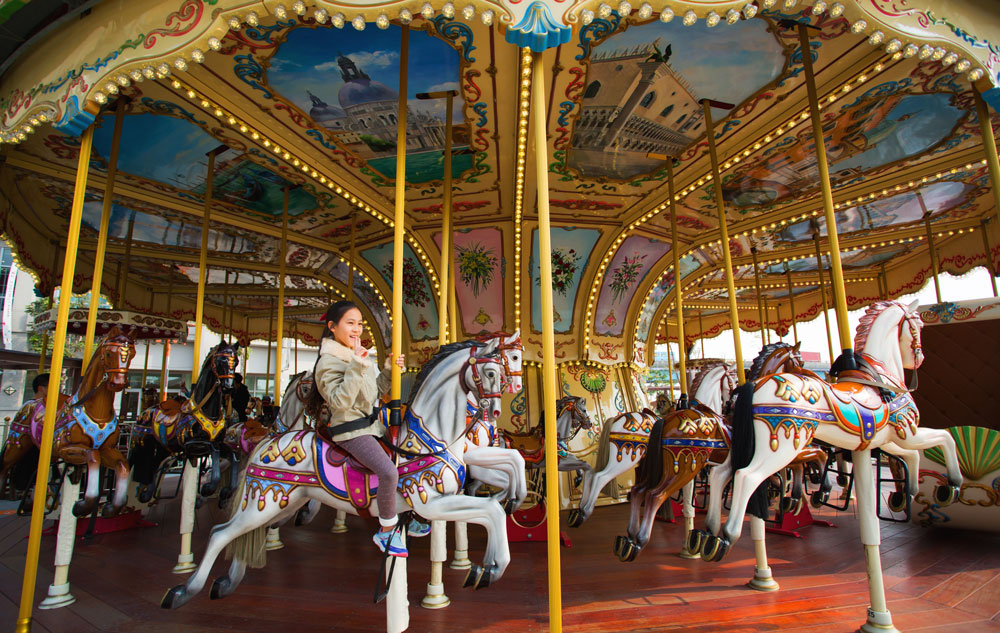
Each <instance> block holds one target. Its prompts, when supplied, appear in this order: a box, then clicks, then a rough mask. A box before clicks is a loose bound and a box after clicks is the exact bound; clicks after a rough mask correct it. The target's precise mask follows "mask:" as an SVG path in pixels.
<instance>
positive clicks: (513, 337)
mask: <svg viewBox="0 0 1000 633" xmlns="http://www.w3.org/2000/svg"><path fill="white" fill-rule="evenodd" d="M520 338H521V328H517V329H516V330H514V333H513V334H511V335H510V337H509V338H508V339H507V340H508V341H511V342H513V341H516V340H518V339H520Z"/></svg>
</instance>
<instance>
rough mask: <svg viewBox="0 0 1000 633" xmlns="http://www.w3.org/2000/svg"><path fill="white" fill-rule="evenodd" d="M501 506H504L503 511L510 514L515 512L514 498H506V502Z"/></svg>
mask: <svg viewBox="0 0 1000 633" xmlns="http://www.w3.org/2000/svg"><path fill="white" fill-rule="evenodd" d="M501 506H502V507H503V511H504V512H505V513H507V514H508V515H511V514H514V509H515V508H514V500H513V499H504V502H503V503H502V504H501Z"/></svg>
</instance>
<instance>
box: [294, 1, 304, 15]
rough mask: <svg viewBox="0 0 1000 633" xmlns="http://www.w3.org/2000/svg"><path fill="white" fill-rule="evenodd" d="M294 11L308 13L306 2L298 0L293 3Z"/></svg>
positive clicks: (300, 13) (302, 13)
mask: <svg viewBox="0 0 1000 633" xmlns="http://www.w3.org/2000/svg"><path fill="white" fill-rule="evenodd" d="M292 11H295V12H296V13H298V14H299V15H305V14H306V3H305V2H302V0H299V1H298V2H296V3H294V4H293V5H292Z"/></svg>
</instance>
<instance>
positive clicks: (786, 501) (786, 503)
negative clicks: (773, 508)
mask: <svg viewBox="0 0 1000 633" xmlns="http://www.w3.org/2000/svg"><path fill="white" fill-rule="evenodd" d="M798 506H799V500H798V499H795V498H794V497H782V498H781V511H782V512H784V513H785V514H795V509H796V508H798Z"/></svg>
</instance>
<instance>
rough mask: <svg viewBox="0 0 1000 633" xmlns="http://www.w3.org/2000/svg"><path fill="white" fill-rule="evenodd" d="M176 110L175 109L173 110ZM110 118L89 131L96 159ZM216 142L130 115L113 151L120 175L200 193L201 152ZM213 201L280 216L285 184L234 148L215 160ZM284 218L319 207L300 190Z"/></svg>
mask: <svg viewBox="0 0 1000 633" xmlns="http://www.w3.org/2000/svg"><path fill="white" fill-rule="evenodd" d="M175 110H176V108H175ZM113 129H114V117H113V116H111V115H106V116H104V117H103V119H102V125H101V127H99V128H97V130H96V131H95V132H94V147H95V148H96V149H97V151H98V153H100V155H101V156H103V157H105V158H107V157H108V156H109V155H110V153H111V137H112V133H113ZM220 144H221V143H220V142H219V141H218V140H217V139H215V138H213V137H212V136H210V135H209V134H208V133H206V132H205V131H204V130H202V129H201V128H200V127H199V126H198V125H196V124H194V123H192V122H191V121H188V120H186V119H181V118H177V117H173V116H167V115H159V114H132V115H128V116H126V117H125V120H124V122H123V123H122V139H121V144H120V146H119V150H118V169H119V171H122V172H125V173H128V174H132V175H135V176H139V177H141V178H146V179H149V180H156V181H158V182H162V183H165V184H168V185H171V186H173V187H177V188H178V189H181V190H184V191H190V192H193V193H195V194H197V195H202V194H203V193H204V191H205V172H206V170H207V169H208V158H207V156H206V154H207V153H208V152H210V151H211V150H214V149H216V148H217V147H219V145H220ZM216 167H217V169H216V176H215V180H214V182H213V187H214V188H215V197H216V199H219V200H224V201H226V202H230V203H232V204H236V205H239V206H242V207H245V208H247V209H251V210H253V211H257V212H259V213H266V214H271V215H281V209H282V195H283V194H282V192H281V188H282V187H283V185H284V183H285V180H284V179H283V178H281V177H280V176H278V175H277V174H275V173H273V172H271V171H269V170H267V169H265V168H263V167H261V166H260V165H257V164H256V163H254V162H252V161H250V160H247V159H244V158H242V157H241V155H240V154H238V153H237V152H235V151H234V150H227V151H225V152H223V153H221V154H220V155H219V156H218V157H217V158H216ZM289 197H290V201H289V208H288V211H289V214H290V215H292V216H297V215H300V214H302V213H304V212H306V211H309V210H312V209H315V208H317V207H318V206H319V203H318V202H317V201H316V198H315V197H314V196H313V195H312V194H311V193H309V192H308V191H306V190H305V189H303V188H297V189H293V190H292V191H291V193H290V196H289Z"/></svg>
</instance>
